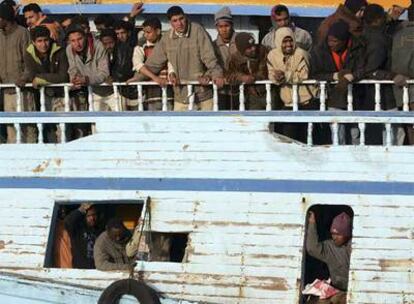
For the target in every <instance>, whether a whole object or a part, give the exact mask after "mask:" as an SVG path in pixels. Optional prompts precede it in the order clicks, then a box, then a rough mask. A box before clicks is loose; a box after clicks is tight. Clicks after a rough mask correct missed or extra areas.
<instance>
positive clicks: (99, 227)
mask: <svg viewBox="0 0 414 304" xmlns="http://www.w3.org/2000/svg"><path fill="white" fill-rule="evenodd" d="M88 203H91V204H93V206H94V208H95V210H96V231H97V236H99V234H100V233H101V232H103V231H104V229H105V225H106V223H107V222H108V220H109V219H111V218H119V219H121V221H122V223H123V224H124V226H125V227H126V228H127V230H128V231H129V232H128V231H127V233H130V234H131V235H132V233H133V231H134V228H135V227H136V226H137V225H138V220H139V218H140V216H141V211H142V207H143V202H142V201H125V200H123V201H104V202H102V201H99V202H96V201H92V202H90V201H89V202H88ZM79 207H80V204H79V203H77V204H74V203H73V202H59V203H56V204H55V207H54V210H53V215H52V222H51V226H50V233H49V240H48V246H47V250H46V257H45V263H44V267H47V268H83V267H76V265H75V263H74V262H75V261H74V256H75V255H76V253H75V251H76V250H77V248H75V247H74V245H75V244H77V242H76V241H74V239H73V235H71V234H70V233H69V231H68V230H67V229H66V226H65V218H67V217H68V216H69V215H70V214H71V213H72V212H74V211H77V210H78V209H79ZM84 221H86V217H85V216H82V217H79V223H77V224H79V225H83V224H84ZM98 232H99V233H98Z"/></svg>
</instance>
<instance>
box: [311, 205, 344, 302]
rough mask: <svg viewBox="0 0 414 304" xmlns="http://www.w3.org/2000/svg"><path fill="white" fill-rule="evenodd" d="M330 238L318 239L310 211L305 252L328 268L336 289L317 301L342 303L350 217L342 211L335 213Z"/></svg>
mask: <svg viewBox="0 0 414 304" xmlns="http://www.w3.org/2000/svg"><path fill="white" fill-rule="evenodd" d="M330 232H331V235H332V239H328V240H325V241H319V236H318V232H317V225H316V218H315V214H314V213H313V212H312V211H310V212H309V218H308V229H307V237H306V252H307V253H308V254H309V255H310V256H312V257H314V258H316V259H318V260H320V261H322V262H324V263H325V264H326V265H327V266H328V269H329V276H330V279H331V285H332V286H333V287H335V288H336V289H337V290H338V293H337V294H335V295H334V296H333V297H331V298H329V299H325V300H319V301H318V303H326V304H342V303H346V291H347V289H348V273H349V263H350V257H351V242H350V240H351V235H352V220H351V217H350V216H349V215H348V214H346V213H345V212H342V213H341V214H339V215H337V216H336V217H335V218H334V219H333V221H332V225H331V229H330Z"/></svg>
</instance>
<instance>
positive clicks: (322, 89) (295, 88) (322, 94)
mask: <svg viewBox="0 0 414 304" xmlns="http://www.w3.org/2000/svg"><path fill="white" fill-rule="evenodd" d="M329 84H330V83H329V82H326V81H317V80H307V81H303V82H302V83H300V84H293V85H292V101H293V104H292V111H294V112H295V111H298V110H299V88H300V86H301V85H316V86H318V87H319V103H320V106H319V111H322V112H324V111H326V109H327V104H326V101H327V92H326V90H327V85H329ZM357 84H365V85H372V86H374V88H375V111H376V112H378V111H381V102H382V100H381V86H383V85H392V84H393V82H392V81H390V80H362V81H359V82H357ZM181 85H185V86H187V90H188V96H187V100H188V110H189V111H192V110H193V109H194V102H195V92H194V91H195V90H194V86H195V85H200V84H199V82H197V81H187V82H182V83H181ZM208 85H209V86H212V88H213V108H212V111H215V112H217V111H219V110H220V106H219V94H218V92H219V89H218V87H217V86H216V85H215V84H213V83H212V82H210V83H209V84H208ZM255 85H260V86H264V87H265V89H266V96H265V101H266V106H265V111H272V110H273V109H272V94H271V90H272V85H275V84H273V83H272V82H271V81H268V80H264V81H256V82H255ZM409 85H414V80H409V81H408V82H407V86H405V87H404V88H403V97H402V105H403V111H405V112H408V111H409V109H410V108H409V102H410V100H409V90H408V87H409ZM71 86H72V84H70V83H62V84H53V85H50V86H48V87H52V88H53V87H63V91H64V111H65V112H70V111H71V108H72V107H71V98H70V90H71ZM100 86H112V88H113V98H115V100H116V103H115V109H114V110H115V111H123V108H122V106H121V100H120V99H121V94H120V91H119V87H120V86H136V87H137V102H138V106H137V110H138V111H144V103H145V97H144V87H145V86H158V84H157V83H156V82H151V81H146V82H134V83H130V84H126V83H123V82H122V83H121V82H114V83H112V84H102V85H100ZM26 87H32V85H31V84H27V85H26ZM4 88H16V111H17V112H23V106H22V105H23V104H22V101H23V99H22V98H23V95H22V91H21V89H20V88H19V87H16V86H15V85H14V84H0V89H4ZM87 92H88V96H87V101H88V111H90V112H93V111H95V107H94V93H93V88H92V87H91V86H89V87H88V88H87ZM39 93H40V112H46V111H47V110H48V109H47V107H46V95H45V87H42V88H40V89H39ZM161 102H162V111H168V94H167V88H166V87H162V88H161ZM353 110H354V97H353V84H349V85H348V93H347V111H349V112H351V111H353ZM239 111H246V98H245V84H240V85H239ZM36 125H37V129H38V142H39V143H43V142H44V138H43V125H42V124H41V123H37V124H36ZM14 126H15V129H16V141H17V142H18V143H20V142H21V141H22V137H21V136H22V131H21V126H20V124H19V123H14ZM59 126H60V130H61V140H62V142H66V125H65V123H59ZM361 127H362V128H363V129H364V128H365V126H362V125H361ZM337 128H338V123H333V125H332V129H333V130H336V129H337ZM312 129H313V126H312V125H309V130H310V131H309V132H308V133H311V130H312ZM364 130H365V129H364ZM362 139H363V140H362V142H364V141H365V140H364V138H362ZM333 143H334V144H336V143H337V138H335V135H333Z"/></svg>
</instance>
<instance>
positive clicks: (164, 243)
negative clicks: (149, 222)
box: [146, 231, 188, 263]
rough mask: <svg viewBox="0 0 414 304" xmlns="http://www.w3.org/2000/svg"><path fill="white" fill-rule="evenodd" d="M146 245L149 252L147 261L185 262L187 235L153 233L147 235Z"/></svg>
mask: <svg viewBox="0 0 414 304" xmlns="http://www.w3.org/2000/svg"><path fill="white" fill-rule="evenodd" d="M146 243H147V245H148V248H149V251H150V252H149V255H148V256H149V258H148V259H149V261H152V262H155V261H157V262H160V261H164V262H175V263H181V262H185V261H184V259H185V251H186V248H187V244H188V233H175V232H154V231H153V232H150V233H147V236H146Z"/></svg>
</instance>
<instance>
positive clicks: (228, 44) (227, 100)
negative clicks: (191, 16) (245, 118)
mask: <svg viewBox="0 0 414 304" xmlns="http://www.w3.org/2000/svg"><path fill="white" fill-rule="evenodd" d="M214 21H215V23H216V29H217V38H216V40H214V42H213V46H214V50H215V52H216V56H217V59H218V61H219V64H220V66H221V67H222V68H223V70H224V71H227V70H228V68H229V59H230V53H233V52H234V51H235V49H236V45H235V38H236V33H235V32H234V28H233V16H232V15H231V11H230V8H228V7H227V6H225V7H223V8H221V9H220V10H219V11H218V12H217V13H216V14H215V15H214ZM237 103H238V90H234V89H233V90H232V88H231V87H228V86H227V87H224V88H223V89H221V90H220V91H219V108H220V110H234V106H235V105H236V104H237Z"/></svg>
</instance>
